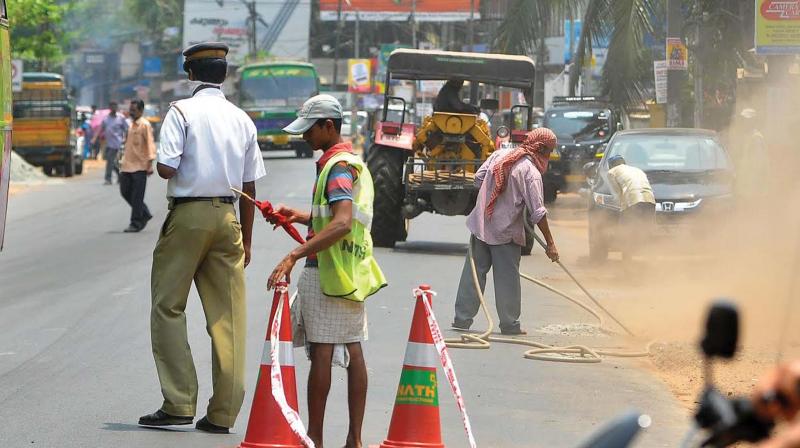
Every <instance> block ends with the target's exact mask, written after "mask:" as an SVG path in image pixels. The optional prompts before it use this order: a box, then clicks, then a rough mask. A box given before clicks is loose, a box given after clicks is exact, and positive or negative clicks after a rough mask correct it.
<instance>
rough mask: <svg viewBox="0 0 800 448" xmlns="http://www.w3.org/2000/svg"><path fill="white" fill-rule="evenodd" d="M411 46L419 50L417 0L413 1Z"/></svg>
mask: <svg viewBox="0 0 800 448" xmlns="http://www.w3.org/2000/svg"><path fill="white" fill-rule="evenodd" d="M411 46H412V47H413V48H417V0H411Z"/></svg>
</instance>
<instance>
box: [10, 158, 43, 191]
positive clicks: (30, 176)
mask: <svg viewBox="0 0 800 448" xmlns="http://www.w3.org/2000/svg"><path fill="white" fill-rule="evenodd" d="M47 179H48V178H47V176H46V175H45V174H44V173H43V172H42V170H41V168H37V167H35V166H33V165H31V164H30V163H28V162H26V161H25V159H23V158H22V157H20V156H19V154H17V153H16V152H14V151H11V182H12V183H17V182H19V183H37V182H45V181H47Z"/></svg>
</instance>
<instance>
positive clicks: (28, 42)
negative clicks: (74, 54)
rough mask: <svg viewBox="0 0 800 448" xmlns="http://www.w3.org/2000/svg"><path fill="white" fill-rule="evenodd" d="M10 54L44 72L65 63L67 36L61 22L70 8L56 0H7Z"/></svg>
mask: <svg viewBox="0 0 800 448" xmlns="http://www.w3.org/2000/svg"><path fill="white" fill-rule="evenodd" d="M7 6H8V15H9V21H10V27H11V52H12V54H13V55H14V57H18V58H21V59H25V60H27V61H29V62H32V63H33V64H34V66H37V65H38V68H39V69H41V70H47V69H49V68H51V67H52V66H54V65H58V64H60V63H61V62H62V61H63V60H64V47H65V45H66V44H67V40H68V36H67V35H66V34H65V33H64V29H63V27H62V21H63V18H64V15H65V13H66V12H67V10H68V8H69V6H68V5H67V4H61V3H59V2H57V1H56V0H8V5H7Z"/></svg>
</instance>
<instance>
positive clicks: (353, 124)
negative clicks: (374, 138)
mask: <svg viewBox="0 0 800 448" xmlns="http://www.w3.org/2000/svg"><path fill="white" fill-rule="evenodd" d="M360 23H361V17H360V15H359V13H358V11H356V35H355V39H354V43H353V46H354V47H355V48H354V49H353V56H354V57H355V58H356V59H358V58H359V56H360V54H361V53H360V51H359V48H360V47H359V44H360V36H359V29H360V28H361V27H360ZM357 103H358V99H357V97H356V92H352V93H351V94H350V138H351V141H352V142H353V143H355V142H357V141H358V104H357Z"/></svg>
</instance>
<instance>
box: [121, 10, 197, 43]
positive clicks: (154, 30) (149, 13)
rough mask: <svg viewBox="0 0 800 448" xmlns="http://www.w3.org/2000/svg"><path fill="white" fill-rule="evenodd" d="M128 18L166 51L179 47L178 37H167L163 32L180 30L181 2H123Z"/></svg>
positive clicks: (181, 19)
mask: <svg viewBox="0 0 800 448" xmlns="http://www.w3.org/2000/svg"><path fill="white" fill-rule="evenodd" d="M124 5H125V9H126V11H127V14H128V15H129V17H132V18H133V20H135V21H136V23H137V24H138V25H139V26H140V27H141V28H142V29H143V30H144V31H145V33H147V36H148V37H149V38H151V39H153V41H154V42H155V43H156V48H157V49H158V50H162V51H165V50H166V51H168V50H171V49H174V48H177V47H178V46H180V35H179V34H177V33H176V34H174V35H172V36H170V35H167V34H166V33H165V30H167V29H169V28H180V27H181V25H182V23H181V22H182V21H183V0H124Z"/></svg>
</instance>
